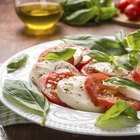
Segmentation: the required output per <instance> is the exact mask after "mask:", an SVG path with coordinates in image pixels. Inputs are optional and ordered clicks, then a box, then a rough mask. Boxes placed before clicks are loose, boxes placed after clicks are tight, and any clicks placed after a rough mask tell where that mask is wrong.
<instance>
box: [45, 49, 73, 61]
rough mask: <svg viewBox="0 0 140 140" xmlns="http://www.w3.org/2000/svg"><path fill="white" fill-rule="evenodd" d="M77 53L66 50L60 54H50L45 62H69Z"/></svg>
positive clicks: (59, 52)
mask: <svg viewBox="0 0 140 140" xmlns="http://www.w3.org/2000/svg"><path fill="white" fill-rule="evenodd" d="M75 51H76V50H75V49H71V48H66V49H64V50H62V51H58V52H48V54H47V56H46V57H45V58H44V59H45V60H63V61H67V60H68V59H70V58H71V57H72V56H73V55H74V53H75Z"/></svg>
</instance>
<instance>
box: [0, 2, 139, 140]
mask: <svg viewBox="0 0 140 140" xmlns="http://www.w3.org/2000/svg"><path fill="white" fill-rule="evenodd" d="M0 13H1V14H0V62H4V61H5V60H7V59H8V58H9V57H11V56H12V55H14V54H16V53H17V52H20V51H22V50H24V49H26V48H29V47H31V46H33V45H35V44H39V43H42V42H46V41H51V40H55V39H57V38H59V37H61V36H64V35H75V34H89V33H90V34H96V35H114V34H115V32H116V31H117V30H120V29H123V30H124V31H125V32H126V34H128V33H130V32H132V31H134V30H136V29H135V28H130V27H123V26H120V25H116V24H113V23H112V22H108V23H103V24H98V25H97V24H93V25H88V26H83V27H72V26H69V25H66V24H63V23H61V22H60V23H58V30H57V32H56V33H55V34H54V35H49V36H39V37H35V36H29V35H26V34H24V32H23V29H24V24H23V23H22V22H21V21H20V20H19V18H18V17H17V16H16V13H15V11H14V5H13V0H0ZM5 130H6V133H7V135H8V138H9V140H55V139H57V140H62V139H63V140H85V139H86V140H91V139H92V140H100V139H102V140H105V139H107V140H108V139H112V137H99V136H98V137H95V136H83V135H73V134H70V133H65V132H60V131H56V130H52V129H49V128H45V127H40V126H39V125H36V124H25V125H23V124H22V125H14V126H9V127H5ZM126 138H127V139H139V138H140V136H135V137H125V139H126ZM113 139H115V140H116V139H124V137H113Z"/></svg>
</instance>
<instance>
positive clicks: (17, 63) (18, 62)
mask: <svg viewBox="0 0 140 140" xmlns="http://www.w3.org/2000/svg"><path fill="white" fill-rule="evenodd" d="M27 60H28V55H27V54H24V55H21V56H18V57H16V58H14V59H12V60H11V61H10V62H9V64H8V65H7V72H8V73H11V72H14V71H16V70H18V69H19V68H21V67H23V66H24V65H25V64H26V62H27Z"/></svg>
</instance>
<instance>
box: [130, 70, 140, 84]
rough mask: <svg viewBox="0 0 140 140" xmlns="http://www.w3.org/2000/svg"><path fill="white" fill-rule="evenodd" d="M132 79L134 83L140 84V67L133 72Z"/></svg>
mask: <svg viewBox="0 0 140 140" xmlns="http://www.w3.org/2000/svg"><path fill="white" fill-rule="evenodd" d="M132 78H133V79H134V81H136V82H137V83H139V84H140V67H138V68H136V69H135V70H134V71H133V72H132Z"/></svg>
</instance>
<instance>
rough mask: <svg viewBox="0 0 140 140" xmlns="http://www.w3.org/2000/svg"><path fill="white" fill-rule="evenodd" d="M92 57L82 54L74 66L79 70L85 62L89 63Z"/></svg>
mask: <svg viewBox="0 0 140 140" xmlns="http://www.w3.org/2000/svg"><path fill="white" fill-rule="evenodd" d="M91 61H92V58H90V57H88V56H83V57H82V59H81V61H80V62H79V63H78V64H77V65H76V66H75V67H76V68H77V69H78V70H79V71H80V70H81V69H82V67H84V66H85V65H86V64H88V63H90V62H91Z"/></svg>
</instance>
